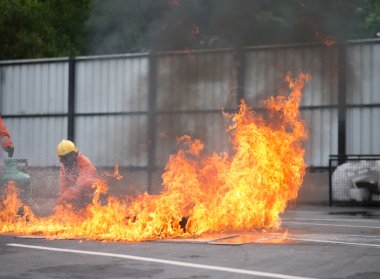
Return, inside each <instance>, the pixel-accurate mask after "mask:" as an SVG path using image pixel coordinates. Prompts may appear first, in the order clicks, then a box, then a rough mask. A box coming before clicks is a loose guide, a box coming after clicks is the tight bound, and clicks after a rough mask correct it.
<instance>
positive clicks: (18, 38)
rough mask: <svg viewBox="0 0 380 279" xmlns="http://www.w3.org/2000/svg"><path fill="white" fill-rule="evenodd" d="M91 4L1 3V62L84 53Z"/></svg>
mask: <svg viewBox="0 0 380 279" xmlns="http://www.w3.org/2000/svg"><path fill="white" fill-rule="evenodd" d="M90 1H91V0H2V1H0V59H2V60H4V59H17V58H37V57H54V56H69V55H76V54H80V53H82V52H83V51H84V50H85V47H86V38H85V36H84V34H85V32H86V31H85V25H84V23H85V21H86V20H87V17H88V15H89V13H88V11H89V6H90Z"/></svg>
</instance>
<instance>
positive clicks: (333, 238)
mask: <svg viewBox="0 0 380 279" xmlns="http://www.w3.org/2000/svg"><path fill="white" fill-rule="evenodd" d="M282 222H283V228H284V229H283V230H282V231H280V232H276V233H266V234H258V233H252V232H251V233H247V232H244V233H231V234H208V235H204V236H202V237H200V238H197V239H174V240H160V241H150V242H141V243H119V242H97V241H86V240H46V239H45V238H41V237H34V238H29V237H28V238H25V237H20V236H18V237H15V236H13V235H0V278H7V279H9V278H10V279H12V278H28V279H30V278H33V279H34V278H36V279H37V278H38V279H44V278H77V279H82V278H92V279H96V278H115V279H116V278H168V279H187V278H188V279H194V278H229V279H231V278H287V279H290V278H300V279H302V278H330V279H340V278H346V279H359V278H363V279H364V278H365V279H372V278H373V279H374V278H380V208H378V207H377V208H376V207H372V208H363V207H360V208H353V207H328V206H301V207H296V208H291V209H288V210H287V211H286V213H285V214H283V215H282Z"/></svg>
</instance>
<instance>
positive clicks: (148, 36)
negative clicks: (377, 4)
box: [88, 0, 367, 54]
mask: <svg viewBox="0 0 380 279" xmlns="http://www.w3.org/2000/svg"><path fill="white" fill-rule="evenodd" d="M365 3H366V1H365V0H346V1H339V0H334V1H323V0H289V1H282V0H255V1H252V0H140V1H139V0H124V1H123V0H111V1H101V0H94V2H93V7H92V12H91V17H90V19H89V21H88V30H89V43H90V47H89V52H90V53H95V54H100V53H103V54H105V53H125V52H133V51H142V50H151V49H153V50H184V49H188V48H191V49H193V48H215V47H238V46H247V45H257V44H278V43H300V42H313V41H317V42H320V41H322V40H324V39H325V38H328V37H333V38H335V39H336V40H344V39H347V38H353V37H355V38H357V37H363V36H367V33H366V32H364V25H363V24H360V22H363V9H362V7H363V6H364V4H365Z"/></svg>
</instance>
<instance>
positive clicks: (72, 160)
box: [57, 140, 101, 208]
mask: <svg viewBox="0 0 380 279" xmlns="http://www.w3.org/2000/svg"><path fill="white" fill-rule="evenodd" d="M57 154H58V157H59V161H60V162H61V170H60V188H61V190H60V195H59V197H58V202H57V204H58V205H67V204H71V205H72V206H73V207H74V208H84V207H85V206H86V205H87V204H89V203H91V201H92V196H93V193H94V189H93V187H92V185H93V183H95V182H98V181H100V180H101V179H100V177H99V175H98V173H97V171H96V168H95V166H94V165H93V164H92V163H91V161H90V160H89V159H88V158H87V157H86V156H84V155H82V154H81V153H80V152H79V150H78V149H77V147H76V146H75V144H74V143H73V142H72V141H69V140H62V141H61V142H60V143H59V144H58V146H57Z"/></svg>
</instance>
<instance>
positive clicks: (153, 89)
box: [147, 52, 157, 194]
mask: <svg viewBox="0 0 380 279" xmlns="http://www.w3.org/2000/svg"><path fill="white" fill-rule="evenodd" d="M148 78H149V81H148V82H149V104H148V106H149V108H148V109H149V111H148V137H149V147H148V189H147V192H148V193H149V194H150V193H152V184H153V174H154V172H155V170H156V163H155V160H156V93H157V54H156V53H154V52H152V53H150V54H149V77H148Z"/></svg>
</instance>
